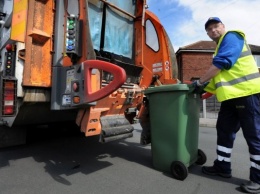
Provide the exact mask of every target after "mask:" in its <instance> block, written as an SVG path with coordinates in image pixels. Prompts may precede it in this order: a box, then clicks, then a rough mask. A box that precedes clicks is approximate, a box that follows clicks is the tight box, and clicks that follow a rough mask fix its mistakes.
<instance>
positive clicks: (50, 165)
mask: <svg viewBox="0 0 260 194" xmlns="http://www.w3.org/2000/svg"><path fill="white" fill-rule="evenodd" d="M43 130H45V131H44V132H43V131H35V130H34V131H30V132H29V141H28V143H27V144H26V145H22V146H15V147H9V148H1V149H0V153H1V160H0V170H1V168H3V167H8V166H10V161H15V160H19V159H23V158H28V157H31V158H33V159H34V160H35V161H36V162H38V163H45V166H44V168H45V171H46V172H47V173H49V175H50V176H51V177H52V178H53V179H54V180H56V181H57V182H59V183H62V184H64V185H71V183H70V182H69V181H68V180H66V179H65V178H63V177H64V176H63V177H62V176H61V175H65V177H66V176H70V175H73V174H75V173H79V172H80V173H83V174H86V175H87V174H90V173H94V172H96V171H99V170H101V169H103V168H107V167H109V166H111V165H114V164H113V163H111V162H109V161H107V160H109V158H113V157H119V158H123V159H125V160H128V161H131V162H136V163H138V164H141V165H144V166H148V167H150V168H152V165H151V153H150V152H151V151H150V149H146V148H144V147H142V146H141V145H140V144H138V143H132V142H127V141H125V140H121V141H116V142H110V143H106V144H101V143H99V142H98V140H99V139H98V138H99V137H96V136H94V137H85V136H84V135H83V134H82V133H75V132H71V131H64V130H62V131H60V130H56V132H55V133H53V132H52V131H51V130H52V129H48V128H44V129H43ZM30 133H31V134H30Z"/></svg>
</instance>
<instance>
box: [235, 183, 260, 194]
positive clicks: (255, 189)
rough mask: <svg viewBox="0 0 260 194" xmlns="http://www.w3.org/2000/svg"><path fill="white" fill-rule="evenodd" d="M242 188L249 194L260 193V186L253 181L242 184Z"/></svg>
mask: <svg viewBox="0 0 260 194" xmlns="http://www.w3.org/2000/svg"><path fill="white" fill-rule="evenodd" d="M240 188H241V189H242V190H243V191H245V192H247V193H260V185H259V184H258V183H255V182H253V181H248V182H246V183H242V184H241V185H240Z"/></svg>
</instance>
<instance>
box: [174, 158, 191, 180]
mask: <svg viewBox="0 0 260 194" xmlns="http://www.w3.org/2000/svg"><path fill="white" fill-rule="evenodd" d="M171 173H172V175H173V177H174V178H176V179H178V180H184V179H186V177H187V176H188V168H187V167H186V166H185V165H184V164H183V163H182V162H180V161H174V162H172V165H171Z"/></svg>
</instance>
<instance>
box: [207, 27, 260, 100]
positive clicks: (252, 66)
mask: <svg viewBox="0 0 260 194" xmlns="http://www.w3.org/2000/svg"><path fill="white" fill-rule="evenodd" d="M233 32H237V33H239V34H240V35H241V36H243V37H244V39H245V35H244V33H243V32H241V31H233ZM227 33H228V32H227ZM227 33H225V34H224V35H223V36H222V37H221V38H220V40H219V42H218V45H217V48H216V50H215V53H214V56H216V55H217V53H218V50H219V46H220V44H221V42H222V40H223V38H224V37H225V35H226V34H227ZM205 91H207V92H210V93H213V94H216V96H217V99H218V101H219V102H222V101H225V100H228V99H233V98H238V97H243V96H249V95H252V94H257V93H260V74H259V71H258V67H257V65H256V62H255V59H254V57H253V55H252V53H251V50H250V48H249V46H248V44H247V43H246V40H244V46H243V49H242V52H241V54H240V56H239V58H238V60H237V61H236V63H235V64H234V65H233V66H232V67H231V68H230V69H229V70H226V69H222V70H221V71H220V72H219V73H218V74H217V75H216V76H215V77H214V78H212V79H211V80H210V83H209V84H208V85H207V86H206V87H205Z"/></svg>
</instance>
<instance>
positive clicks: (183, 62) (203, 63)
mask: <svg viewBox="0 0 260 194" xmlns="http://www.w3.org/2000/svg"><path fill="white" fill-rule="evenodd" d="M216 46H217V45H216V43H215V42H213V41H199V42H195V43H193V44H190V45H187V46H184V47H180V48H179V50H178V51H177V52H176V58H177V63H178V76H179V79H180V80H181V81H182V82H183V81H189V80H191V79H192V78H199V77H201V76H202V75H203V74H205V73H206V71H207V70H208V68H209V67H210V65H211V62H212V58H213V54H214V51H215V48H216ZM249 46H250V48H251V51H252V54H253V55H254V57H255V59H256V61H257V63H258V67H259V68H260V46H255V45H250V44H249Z"/></svg>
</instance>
